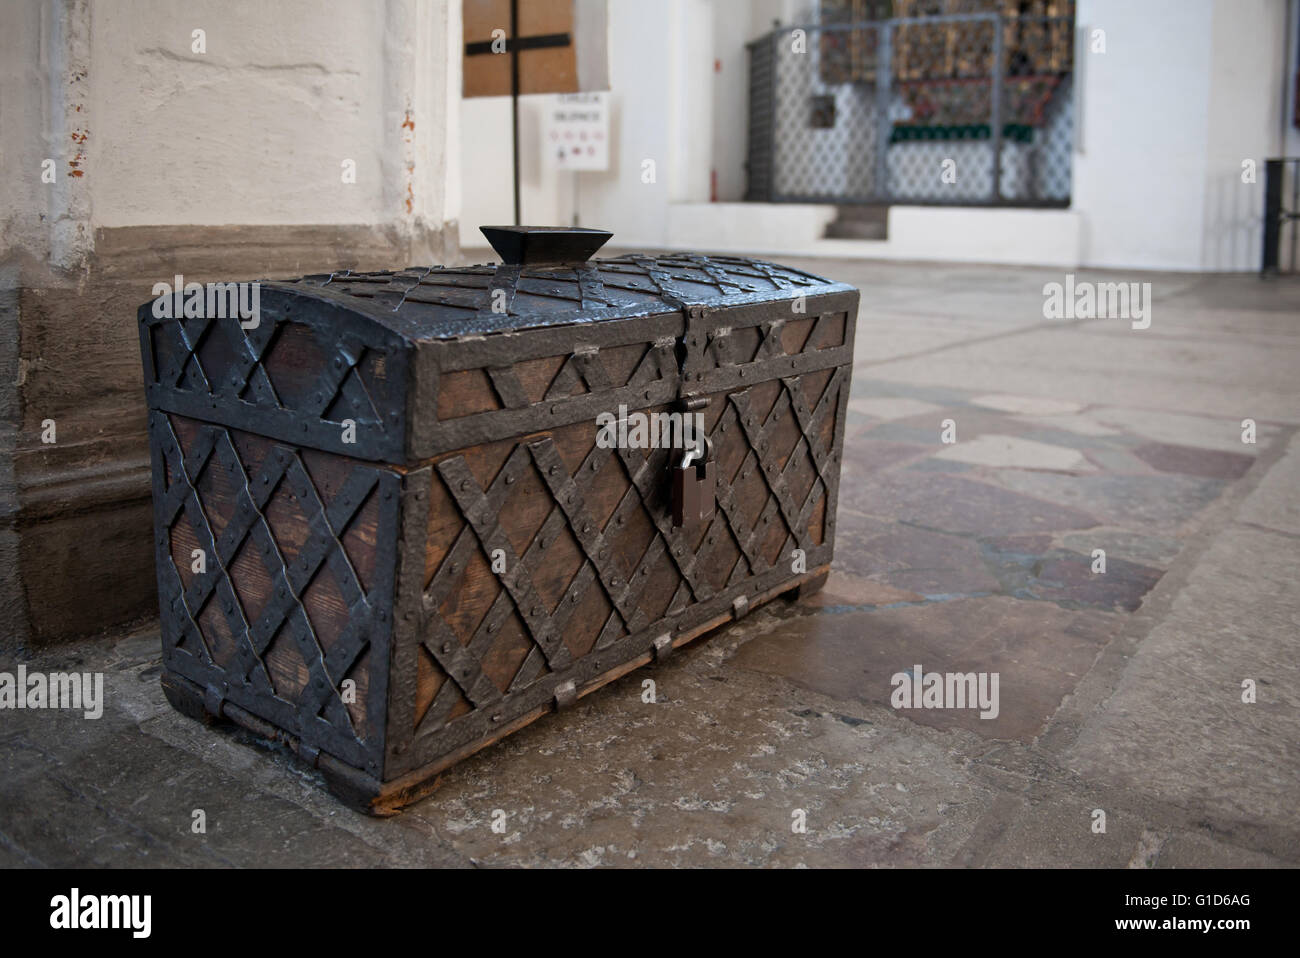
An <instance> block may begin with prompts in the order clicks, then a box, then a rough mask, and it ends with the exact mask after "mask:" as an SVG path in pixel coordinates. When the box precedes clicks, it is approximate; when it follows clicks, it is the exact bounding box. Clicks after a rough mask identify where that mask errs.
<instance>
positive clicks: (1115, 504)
mask: <svg viewBox="0 0 1300 958" xmlns="http://www.w3.org/2000/svg"><path fill="white" fill-rule="evenodd" d="M993 481H996V482H997V483H999V484H1000V485H1003V486H1005V487H1007V488H1008V489H1013V490H1015V491H1016V492H1020V493H1024V494H1026V495H1032V496H1036V497H1038V498H1041V499H1043V500H1046V501H1048V502H1055V503H1059V504H1060V505H1061V506H1063V507H1074V506H1079V507H1083V506H1086V507H1087V509H1088V511H1089V512H1091V513H1092V514H1093V515H1095V516H1097V517H1098V518H1100V519H1104V520H1106V522H1107V523H1108V524H1111V525H1128V524H1135V525H1138V526H1148V527H1155V528H1156V529H1168V528H1170V527H1174V528H1176V527H1178V526H1180V525H1182V524H1183V523H1186V522H1188V521H1189V520H1191V519H1192V518H1194V517H1195V516H1196V515H1197V514H1199V513H1200V512H1201V510H1203V509H1204V508H1205V507H1206V506H1208V505H1209V504H1210V503H1211V502H1213V501H1214V500H1215V499H1217V498H1218V497H1219V495H1220V494H1221V493H1222V492H1223V490H1224V488H1225V486H1226V483H1225V482H1223V481H1222V480H1219V479H1201V478H1198V477H1195V476H1180V475H1177V474H1174V473H1162V474H1158V475H1152V476H1107V475H1086V476H1062V475H1055V474H1053V473H1046V472H1017V471H1013V470H1006V471H1002V472H998V473H995V474H993ZM1094 524H1096V523H1094Z"/></svg>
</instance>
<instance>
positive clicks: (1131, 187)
mask: <svg viewBox="0 0 1300 958" xmlns="http://www.w3.org/2000/svg"><path fill="white" fill-rule="evenodd" d="M1213 6H1214V4H1213V0H1143V2H1141V3H1132V2H1129V0H1081V2H1080V3H1079V9H1078V23H1079V25H1080V26H1081V27H1084V28H1085V29H1086V30H1092V29H1102V30H1104V31H1105V36H1106V52H1105V53H1102V54H1097V53H1085V54H1083V55H1082V59H1083V61H1084V62H1082V63H1081V64H1080V67H1081V69H1082V83H1081V84H1080V87H1079V88H1080V89H1081V93H1082V102H1081V104H1079V105H1081V107H1082V132H1083V139H1082V143H1081V144H1076V153H1075V157H1074V187H1073V208H1074V209H1075V210H1077V211H1079V212H1080V213H1081V214H1082V215H1083V218H1084V239H1083V244H1084V245H1083V258H1084V261H1085V262H1086V263H1088V264H1089V265H1094V266H1121V267H1123V266H1128V267H1138V268H1147V269H1191V268H1195V267H1196V266H1197V265H1199V263H1200V260H1201V232H1202V223H1203V221H1204V204H1205V192H1204V187H1205V174H1206V159H1205V144H1206V138H1207V135H1208V131H1209V120H1208V115H1207V109H1206V107H1207V103H1208V100H1209V90H1210V73H1209V69H1208V67H1209V64H1210V62H1211V54H1212V39H1213V37H1212V34H1211V28H1212V25H1213ZM1085 49H1086V48H1085ZM1080 147H1081V148H1082V150H1081V151H1080Z"/></svg>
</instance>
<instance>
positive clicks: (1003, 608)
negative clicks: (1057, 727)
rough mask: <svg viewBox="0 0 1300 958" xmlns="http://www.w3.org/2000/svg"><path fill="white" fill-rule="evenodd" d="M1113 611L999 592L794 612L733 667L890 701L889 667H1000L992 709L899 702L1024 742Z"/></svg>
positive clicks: (920, 715)
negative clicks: (988, 714)
mask: <svg viewBox="0 0 1300 958" xmlns="http://www.w3.org/2000/svg"><path fill="white" fill-rule="evenodd" d="M1120 624H1121V619H1120V618H1119V617H1118V616H1116V615H1113V614H1108V613H1101V612H1092V611H1085V612H1074V611H1068V610H1065V609H1061V608H1059V607H1058V606H1056V605H1054V604H1052V603H1047V602H1032V601H1026V600H1020V599H1012V598H1008V597H1005V596H990V597H986V598H963V599H954V600H951V601H938V602H930V603H927V604H925V605H922V606H910V607H906V608H894V609H878V610H876V611H872V612H848V613H845V614H843V615H832V616H817V617H800V618H796V619H791V620H787V621H784V622H782V623H780V624H779V625H778V626H777V627H776V628H773V629H772V630H770V631H768V632H767V633H765V634H764V635H761V636H759V637H757V638H755V639H753V640H751V641H749V642H747V643H746V644H745V645H743V646H741V648H740V649H739V651H738V652H737V653H736V655H735V657H734V659H733V660H732V661H733V662H734V663H735V664H736V665H737V666H739V667H741V668H745V669H752V670H755V671H759V672H766V673H769V674H772V675H781V676H784V677H786V678H788V679H789V680H791V681H793V682H795V683H797V684H799V685H800V686H803V687H805V688H809V689H813V690H815V691H817V692H820V693H822V694H823V695H827V696H830V697H831V698H835V699H840V700H849V701H858V702H863V703H867V704H871V705H876V706H880V707H883V708H887V709H891V710H892V705H891V696H892V695H893V693H894V689H895V685H894V684H893V683H892V681H891V679H892V677H893V676H895V675H898V674H900V673H903V672H904V671H905V670H909V669H912V668H913V666H915V665H917V664H919V665H921V666H922V670H923V671H924V672H926V673H929V672H940V673H947V672H955V673H963V674H964V673H969V672H975V673H980V672H988V673H995V672H996V673H998V675H999V680H998V681H999V711H998V715H997V717H996V718H988V719H984V718H980V714H979V711H978V710H976V709H970V708H965V709H957V708H943V709H928V708H921V709H906V710H902V709H900V710H898V711H897V712H896V713H895V714H897V715H900V716H902V717H903V718H905V719H908V720H910V721H912V722H916V723H918V724H921V725H925V726H929V727H932V728H940V729H959V728H960V729H965V730H967V731H969V732H974V733H976V734H978V735H980V736H983V737H985V738H993V739H1017V740H1020V741H1023V742H1029V741H1032V740H1033V739H1034V738H1035V737H1036V736H1037V735H1038V734H1039V732H1040V731H1041V730H1042V728H1043V727H1044V726H1045V725H1046V723H1047V722H1048V720H1049V719H1050V718H1051V717H1052V715H1053V714H1054V713H1055V711H1056V709H1057V707H1058V706H1059V705H1060V703H1061V700H1062V699H1063V698H1064V697H1065V696H1066V695H1068V694H1069V693H1070V692H1071V691H1072V690H1073V689H1074V687H1075V685H1077V683H1078V682H1079V680H1080V679H1081V678H1082V677H1083V675H1084V674H1085V673H1086V672H1087V671H1088V669H1089V668H1090V667H1091V665H1092V663H1093V661H1094V660H1095V659H1096V657H1097V654H1098V653H1099V652H1100V650H1101V648H1102V647H1103V646H1104V645H1105V644H1106V642H1108V641H1109V640H1110V638H1111V637H1112V635H1113V634H1114V633H1115V631H1116V630H1117V629H1118V628H1119V626H1120Z"/></svg>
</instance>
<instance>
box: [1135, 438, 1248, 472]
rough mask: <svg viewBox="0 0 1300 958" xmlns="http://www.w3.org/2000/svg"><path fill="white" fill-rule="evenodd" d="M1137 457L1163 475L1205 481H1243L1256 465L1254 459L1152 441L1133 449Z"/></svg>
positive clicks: (1220, 451) (1242, 454)
mask: <svg viewBox="0 0 1300 958" xmlns="http://www.w3.org/2000/svg"><path fill="white" fill-rule="evenodd" d="M1133 455H1135V456H1137V457H1138V458H1139V459H1141V460H1142V461H1143V462H1146V463H1148V464H1150V465H1151V466H1152V467H1154V468H1156V469H1158V470H1160V471H1161V472H1177V473H1181V474H1183V475H1186V476H1201V477H1202V478H1205V479H1227V480H1232V479H1240V478H1241V477H1242V476H1244V475H1245V474H1246V473H1247V471H1249V469H1250V467H1251V466H1252V465H1254V463H1255V457H1254V456H1248V455H1246V454H1245V453H1242V452H1224V451H1222V450H1218V449H1198V448H1196V447H1194V446H1174V445H1170V444H1168V443H1162V442H1148V443H1144V444H1143V445H1141V446H1138V447H1137V448H1136V449H1134V450H1133Z"/></svg>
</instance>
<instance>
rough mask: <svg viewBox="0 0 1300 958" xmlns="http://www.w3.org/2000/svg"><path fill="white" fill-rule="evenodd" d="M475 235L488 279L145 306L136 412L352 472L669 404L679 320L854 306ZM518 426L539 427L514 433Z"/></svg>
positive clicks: (189, 295)
mask: <svg viewBox="0 0 1300 958" xmlns="http://www.w3.org/2000/svg"><path fill="white" fill-rule="evenodd" d="M482 230H483V233H484V235H485V236H486V237H487V239H488V241H489V242H490V243H491V244H492V246H493V248H494V249H495V250H496V251H497V253H498V254H499V255H500V256H501V258H502V260H503V262H502V263H501V264H499V265H481V266H467V267H441V266H433V267H420V268H408V269H403V270H381V271H375V272H352V271H350V270H341V271H338V272H333V273H324V274H318V275H312V276H304V277H302V278H301V279H298V280H292V281H287V282H259V283H249V284H233V283H232V284H208V286H207V287H206V288H204V287H199V286H198V284H191V285H190V286H186V287H185V289H184V290H174V291H172V292H171V293H170V294H168V295H164V296H160V297H157V298H155V299H153V300H151V301H150V302H148V303H145V304H144V305H143V306H141V307H140V310H139V320H140V335H141V354H142V359H143V363H144V372H145V382H146V390H147V394H148V399H149V405H150V407H151V408H153V409H156V410H159V411H164V412H176V413H181V414H183V415H188V416H192V417H195V418H199V419H203V420H206V421H210V422H217V423H221V424H224V425H229V426H233V427H235V428H239V429H245V430H248V431H251V432H258V433H262V434H264V435H268V436H271V437H273V438H277V439H282V440H286V441H291V442H294V443H297V444H300V445H305V446H311V447H314V448H318V449H324V450H327V451H330V452H336V453H340V454H343V455H348V456H352V457H355V458H360V459H367V460H373V461H384V462H392V463H406V462H413V461H417V460H419V459H422V458H427V457H428V456H431V455H434V454H436V453H437V452H439V451H441V450H442V448H444V447H445V448H452V446H449V445H448V443H462V442H466V441H467V440H470V439H473V438H475V437H476V436H478V435H479V434H480V433H481V432H482V431H481V430H477V429H467V428H458V427H452V426H449V425H447V424H448V423H449V422H450V421H451V420H459V419H465V418H466V417H468V416H477V417H479V418H480V420H481V419H482V417H484V416H485V415H486V414H488V413H493V412H496V413H500V414H503V415H496V416H495V418H494V426H493V428H491V429H489V430H488V432H487V433H483V434H482V436H481V438H488V435H489V434H495V433H503V434H504V433H505V432H507V431H512V430H513V431H516V432H518V433H524V432H528V431H531V429H537V428H545V427H546V426H547V425H551V424H559V423H561V422H572V421H577V420H578V419H581V418H585V417H586V416H588V415H591V416H592V417H593V418H594V415H595V411H598V407H599V409H603V408H604V406H605V405H608V403H609V401H610V400H612V401H613V402H614V403H615V404H617V403H618V402H619V401H620V398H623V399H628V398H630V399H634V400H635V401H636V402H638V403H639V404H641V405H645V404H647V403H658V402H667V401H670V400H671V399H673V398H675V397H676V396H677V394H678V392H679V388H680V378H681V365H682V362H683V361H684V351H683V350H682V349H681V348H680V344H681V341H682V338H683V336H684V335H685V332H686V324H687V314H688V312H690V311H692V310H695V311H698V310H699V309H700V308H706V309H709V310H713V309H728V310H729V309H730V308H732V307H744V306H747V305H759V304H770V303H777V302H781V301H786V300H795V299H800V298H803V297H812V296H821V295H824V294H825V295H830V294H838V293H853V294H855V295H856V291H855V290H853V289H852V287H848V286H845V285H843V284H839V283H833V282H830V281H829V280H825V279H822V278H821V277H818V276H814V275H812V274H810V273H806V272H803V271H801V270H796V269H791V268H788V267H783V266H778V265H775V264H772V263H766V262H763V261H760V260H754V259H748V258H745V257H738V256H704V255H700V254H695V253H663V254H658V255H649V254H635V253H634V254H626V255H620V256H615V257H610V258H604V259H595V260H593V259H590V257H591V255H592V254H593V253H594V252H596V251H597V250H598V249H599V248H600V246H601V245H603V244H604V243H605V242H606V241H607V240H608V239H609V238H610V236H611V234H610V233H608V232H605V231H603V230H591V229H579V228H576V227H575V228H551V227H483V228H482ZM214 286H216V287H231V288H233V287H236V286H238V287H240V288H241V289H240V291H239V294H240V295H242V297H243V298H242V299H238V300H236V299H233V298H231V296H230V293H231V292H232V291H231V290H218V292H217V294H216V295H215V296H214V294H213V287H214ZM249 286H251V287H254V289H253V290H251V291H246V290H243V289H242V288H243V287H249ZM223 297H224V298H223ZM231 303H237V304H240V305H243V306H245V307H247V306H251V307H252V308H251V309H245V310H244V311H242V312H241V311H239V310H238V309H236V308H233V307H231V306H230V304H231ZM223 307H224V308H223ZM597 362H598V363H599V367H600V368H596V363H597ZM575 367H576V368H575ZM456 376H461V377H467V378H468V377H478V378H480V379H484V380H485V381H486V383H487V384H488V385H489V386H490V387H491V388H490V389H489V390H488V394H489V395H490V397H491V398H492V399H493V402H494V404H495V409H489V408H478V409H472V410H466V409H458V408H446V404H445V402H444V401H443V396H445V395H446V394H447V390H446V389H445V388H442V387H443V386H445V385H446V382H447V380H448V379H449V378H450V377H456ZM570 380H573V382H572V385H571V388H562V387H565V386H566V384H568V383H569V381H570ZM598 392H601V393H603V396H601V397H597V396H596V395H595V394H596V393H598ZM440 406H441V407H443V408H440ZM588 406H590V407H591V408H590V409H588V408H587V407H588ZM537 407H542V408H541V409H538V408H537ZM593 410H595V411H593ZM532 413H541V416H540V418H538V422H537V424H536V425H534V426H532V427H531V429H530V425H529V424H530V415H531V414H532ZM507 414H508V415H507ZM349 425H350V426H351V427H352V428H351V430H349ZM462 425H463V424H462Z"/></svg>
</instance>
